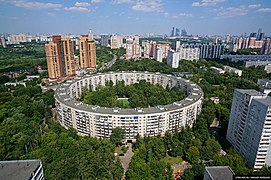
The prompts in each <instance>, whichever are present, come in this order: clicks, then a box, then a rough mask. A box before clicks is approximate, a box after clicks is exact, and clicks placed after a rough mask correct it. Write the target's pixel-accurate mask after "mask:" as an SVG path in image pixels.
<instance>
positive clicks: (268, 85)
mask: <svg viewBox="0 0 271 180" xmlns="http://www.w3.org/2000/svg"><path fill="white" fill-rule="evenodd" d="M257 84H258V85H259V86H260V90H261V92H263V93H265V94H269V93H270V92H271V81H270V80H268V79H258V81H257Z"/></svg>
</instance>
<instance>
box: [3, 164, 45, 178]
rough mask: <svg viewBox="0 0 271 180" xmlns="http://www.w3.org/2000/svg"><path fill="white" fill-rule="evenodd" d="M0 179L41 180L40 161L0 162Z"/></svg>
mask: <svg viewBox="0 0 271 180" xmlns="http://www.w3.org/2000/svg"><path fill="white" fill-rule="evenodd" d="M0 179H8V180H17V179H28V180H43V179H44V174H43V168H42V163H41V161H40V160H14V161H0Z"/></svg>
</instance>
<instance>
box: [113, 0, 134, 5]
mask: <svg viewBox="0 0 271 180" xmlns="http://www.w3.org/2000/svg"><path fill="white" fill-rule="evenodd" d="M131 2H132V0H112V3H113V4H125V3H131Z"/></svg>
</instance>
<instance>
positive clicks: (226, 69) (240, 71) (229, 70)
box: [223, 66, 243, 76]
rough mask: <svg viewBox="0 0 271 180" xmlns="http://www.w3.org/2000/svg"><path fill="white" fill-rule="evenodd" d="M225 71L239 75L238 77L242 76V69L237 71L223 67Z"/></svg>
mask: <svg viewBox="0 0 271 180" xmlns="http://www.w3.org/2000/svg"><path fill="white" fill-rule="evenodd" d="M223 69H224V70H225V71H227V72H230V73H235V74H237V75H238V76H242V72H243V71H242V70H240V69H236V68H233V67H230V66H223Z"/></svg>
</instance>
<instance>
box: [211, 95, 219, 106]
mask: <svg viewBox="0 0 271 180" xmlns="http://www.w3.org/2000/svg"><path fill="white" fill-rule="evenodd" d="M210 100H211V101H213V103H215V104H219V97H217V96H215V97H211V98H210Z"/></svg>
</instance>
